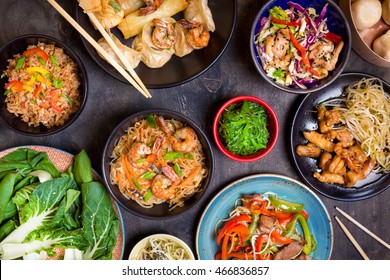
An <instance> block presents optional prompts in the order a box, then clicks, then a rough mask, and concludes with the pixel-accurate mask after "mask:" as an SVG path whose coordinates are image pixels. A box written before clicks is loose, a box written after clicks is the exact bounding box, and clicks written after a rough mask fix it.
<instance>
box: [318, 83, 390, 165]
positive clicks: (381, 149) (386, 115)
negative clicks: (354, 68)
mask: <svg viewBox="0 0 390 280" xmlns="http://www.w3.org/2000/svg"><path fill="white" fill-rule="evenodd" d="M323 104H324V105H326V106H333V107H338V108H339V109H340V110H341V111H342V112H343V114H342V116H341V121H342V122H343V123H344V124H345V125H346V126H347V127H348V129H349V131H350V132H351V133H352V134H353V136H354V137H355V139H356V140H357V142H358V143H359V145H360V146H361V148H362V149H363V151H364V152H365V153H366V154H367V155H368V156H370V157H371V158H374V159H375V160H376V168H375V170H374V171H375V172H385V173H389V172H390V95H389V93H387V92H385V91H384V89H383V85H382V82H381V81H380V80H379V79H377V78H363V79H361V80H360V81H358V82H355V83H353V84H350V85H349V86H348V87H347V88H345V92H344V94H343V95H342V96H341V97H340V98H337V99H332V100H330V101H327V102H325V103H323Z"/></svg>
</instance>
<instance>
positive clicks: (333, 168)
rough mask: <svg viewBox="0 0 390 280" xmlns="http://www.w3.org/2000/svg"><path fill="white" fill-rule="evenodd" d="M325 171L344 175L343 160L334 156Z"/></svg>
mask: <svg viewBox="0 0 390 280" xmlns="http://www.w3.org/2000/svg"><path fill="white" fill-rule="evenodd" d="M327 170H328V171H329V172H330V173H335V174H340V175H344V174H346V172H347V170H346V168H345V160H344V159H342V158H341V157H339V156H338V155H336V156H334V157H333V159H332V160H331V161H330V163H329V165H328V166H327Z"/></svg>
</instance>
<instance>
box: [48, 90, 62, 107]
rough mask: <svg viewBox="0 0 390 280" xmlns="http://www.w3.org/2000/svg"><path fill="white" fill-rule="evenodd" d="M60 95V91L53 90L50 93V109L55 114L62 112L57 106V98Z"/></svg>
mask: <svg viewBox="0 0 390 280" xmlns="http://www.w3.org/2000/svg"><path fill="white" fill-rule="evenodd" d="M60 95H61V90H59V89H54V90H52V91H50V107H52V108H53V109H54V110H56V111H57V112H62V108H61V107H60V106H58V105H57V101H58V98H59V97H60Z"/></svg>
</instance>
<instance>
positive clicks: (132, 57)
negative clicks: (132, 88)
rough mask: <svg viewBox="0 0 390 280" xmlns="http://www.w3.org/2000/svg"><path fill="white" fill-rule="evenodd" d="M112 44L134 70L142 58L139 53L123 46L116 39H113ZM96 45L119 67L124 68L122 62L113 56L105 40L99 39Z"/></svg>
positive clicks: (112, 51)
mask: <svg viewBox="0 0 390 280" xmlns="http://www.w3.org/2000/svg"><path fill="white" fill-rule="evenodd" d="M111 36H113V35H111ZM114 42H115V44H116V45H117V46H118V48H119V50H120V51H121V52H122V54H123V56H124V57H125V58H126V59H127V61H128V62H129V64H130V66H131V67H132V68H133V69H134V68H136V67H137V66H138V64H139V63H140V61H141V57H142V55H141V53H139V52H137V51H135V50H133V49H132V48H130V47H128V46H126V45H123V44H122V43H121V41H120V40H119V39H118V38H115V37H114ZM98 43H99V45H100V46H101V47H102V48H103V49H104V50H105V51H106V52H107V53H108V54H109V55H110V56H111V57H112V58H113V59H114V60H115V61H116V62H118V64H119V65H121V66H122V67H125V66H124V65H123V63H122V61H121V60H120V59H119V58H118V56H117V55H116V54H115V52H114V50H113V49H112V48H111V47H110V45H109V44H108V43H107V41H106V39H104V38H101V39H100V40H99V41H98Z"/></svg>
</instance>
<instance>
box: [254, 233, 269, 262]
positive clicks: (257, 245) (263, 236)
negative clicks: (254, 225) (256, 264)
mask: <svg viewBox="0 0 390 280" xmlns="http://www.w3.org/2000/svg"><path fill="white" fill-rule="evenodd" d="M266 242H268V235H267V234H260V235H259V236H258V237H257V239H256V243H255V254H256V257H257V258H258V259H260V260H262V259H263V256H262V254H260V252H261V247H263V244H264V243H266Z"/></svg>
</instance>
